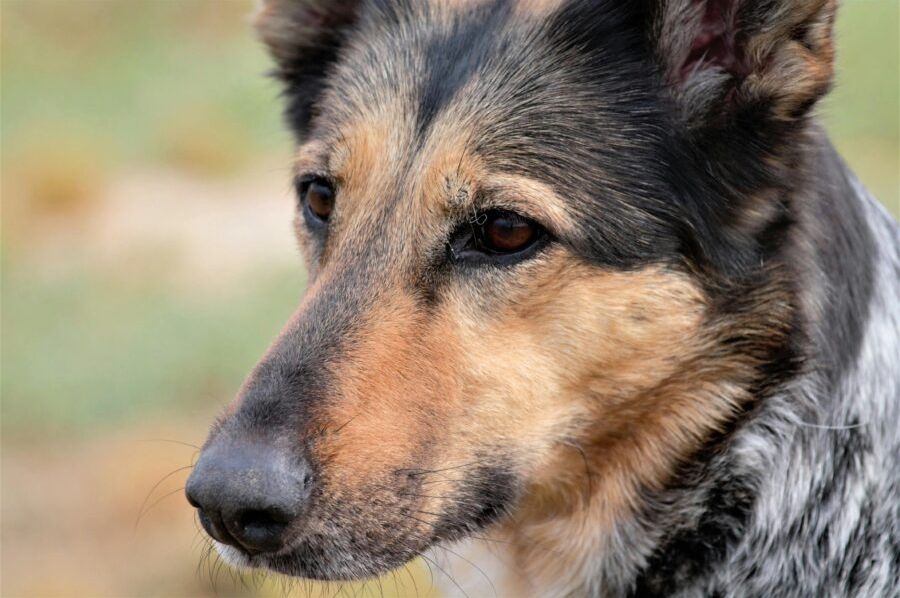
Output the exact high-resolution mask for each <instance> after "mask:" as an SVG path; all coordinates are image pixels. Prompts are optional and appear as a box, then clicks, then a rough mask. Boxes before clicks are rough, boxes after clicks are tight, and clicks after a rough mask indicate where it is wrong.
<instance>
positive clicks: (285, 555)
mask: <svg viewBox="0 0 900 598" xmlns="http://www.w3.org/2000/svg"><path fill="white" fill-rule="evenodd" d="M213 546H214V547H215V549H216V552H218V553H219V557H220V558H221V559H222V561H223V562H224V563H225V564H226V565H228V566H229V567H231V568H233V569H237V570H238V571H246V570H251V569H258V570H263V571H271V572H272V573H277V574H280V575H286V576H288V577H298V578H302V579H313V580H316V581H359V580H364V579H370V578H373V577H376V576H378V575H379V573H378V572H373V573H368V572H365V571H361V570H360V567H359V565H358V563H357V564H356V566H346V565H345V566H341V564H337V563H335V564H331V565H325V564H323V563H321V562H317V563H315V565H314V566H308V565H306V564H304V562H303V561H302V559H299V558H297V556H296V554H294V553H293V552H291V551H290V550H288V551H287V552H281V553H278V554H273V555H263V554H258V555H252V556H251V555H248V554H247V553H245V552H243V551H242V550H239V549H237V548H235V547H234V546H229V545H228V544H223V543H221V542H217V541H215V540H213ZM345 556H346V555H345ZM345 560H347V561H348V563H354V559H353V558H350V557H347V559H345Z"/></svg>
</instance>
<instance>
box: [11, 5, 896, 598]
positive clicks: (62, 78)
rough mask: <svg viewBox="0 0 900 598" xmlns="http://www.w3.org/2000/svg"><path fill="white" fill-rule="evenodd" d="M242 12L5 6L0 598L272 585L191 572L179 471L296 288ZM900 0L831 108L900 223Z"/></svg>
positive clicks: (390, 589) (208, 570)
mask: <svg viewBox="0 0 900 598" xmlns="http://www.w3.org/2000/svg"><path fill="white" fill-rule="evenodd" d="M252 9H253V6H252V3H251V2H250V1H249V0H247V1H238V0H140V1H139V0H0V24H2V32H0V35H2V65H0V74H2V81H0V86H2V87H0V89H2V98H0V117H2V121H0V131H2V147H0V152H2V245H0V248H2V258H0V259H2V262H0V266H2V372H0V374H2V497H0V498H2V547H0V548H2V553H0V559H2V570H0V584H2V585H0V594H2V595H3V596H46V595H60V596H75V595H80V596H100V595H103V596H166V595H214V594H218V595H235V594H247V595H282V594H283V593H284V592H285V589H284V588H283V587H282V586H281V585H280V584H279V583H273V582H271V581H268V582H262V581H260V580H259V579H253V578H248V579H245V580H243V582H242V581H241V580H235V579H233V578H232V577H231V576H230V575H229V574H228V573H227V572H225V570H224V568H221V567H220V566H219V565H218V564H217V563H216V561H215V559H213V558H204V543H203V542H202V540H201V538H200V537H199V536H198V535H197V533H196V530H197V528H196V525H195V522H194V520H193V514H192V512H191V509H189V508H188V506H187V504H186V503H185V501H184V499H183V495H182V492H181V488H182V486H183V485H184V480H185V478H186V476H187V473H188V470H187V469H178V468H185V467H186V466H188V465H189V464H190V463H191V459H192V458H193V456H194V454H195V448H194V447H193V446H191V445H199V444H200V443H201V442H202V440H203V438H204V436H205V434H206V430H207V426H208V424H209V422H210V420H211V418H212V417H213V416H214V415H215V414H216V413H217V410H218V409H219V408H220V407H221V406H222V405H224V404H225V403H226V402H227V401H228V400H229V399H230V397H231V396H232V394H233V393H234V392H235V390H236V389H237V387H238V386H239V384H240V382H241V380H242V378H243V376H244V375H245V373H246V372H247V371H249V369H250V368H251V367H252V365H253V364H254V362H255V361H256V359H257V358H258V357H259V356H260V355H261V353H262V352H263V350H264V349H265V347H266V346H267V344H268V342H269V341H270V340H271V339H272V338H273V336H274V335H275V333H276V332H277V331H278V329H279V328H280V326H281V325H282V323H283V322H284V321H285V320H286V318H287V316H288V315H289V314H290V312H291V310H292V308H293V307H294V305H295V304H296V302H297V300H298V298H299V296H300V294H301V292H302V289H303V284H304V273H303V271H302V269H301V266H300V260H299V258H298V255H297V251H296V249H295V246H294V242H293V239H292V236H291V229H290V219H291V216H292V210H293V200H292V198H291V194H290V187H289V176H288V172H289V169H288V164H289V160H288V156H289V152H290V146H291V141H290V138H289V136H288V135H287V134H286V133H285V132H284V131H283V130H282V127H281V123H280V117H279V115H280V105H279V103H278V87H277V85H276V83H275V82H274V81H272V80H271V79H269V78H267V77H266V76H264V74H265V72H266V71H267V70H268V68H269V63H268V61H267V57H266V56H265V55H264V53H263V51H262V49H261V47H260V46H259V44H258V43H257V42H256V40H255V38H254V35H253V33H252V31H251V29H250V27H249V24H248V23H249V18H248V17H249V15H250V13H251V12H252ZM898 9H900V2H898V0H845V1H844V3H843V9H842V11H841V14H840V18H839V21H838V52H839V53H838V76H837V88H836V90H835V92H834V93H833V94H832V95H831V96H830V98H829V99H828V100H827V101H826V102H825V103H824V105H823V106H822V108H821V110H820V112H821V115H822V118H823V120H824V122H825V124H826V126H827V127H828V129H829V130H830V132H831V133H832V134H833V138H834V140H835V142H836V144H837V145H838V147H839V149H840V150H841V151H842V153H843V154H844V156H845V157H846V159H847V160H848V161H849V162H850V164H851V165H852V166H853V167H854V168H855V170H856V172H857V173H858V174H859V176H860V178H861V179H862V180H863V181H864V182H865V183H866V184H867V185H868V187H869V188H870V189H871V190H872V191H873V192H874V193H875V194H876V195H877V196H878V197H879V198H881V200H882V201H883V202H884V204H885V205H886V206H887V207H888V209H889V210H891V211H892V212H893V213H894V214H895V215H897V214H898V213H900V180H898V171H900V124H898V117H900V101H898V93H900V74H898V73H900V65H898V57H900V47H898V26H900V10H898ZM182 443H184V444H182ZM169 474H171V475H169ZM167 475H168V477H165V476H167ZM139 516H140V521H139V522H138V517H139ZM435 573H436V574H439V573H438V572H435ZM414 580H416V581H418V584H417V585H416V586H414V585H413V583H414ZM397 581H399V583H398V584H397V585H394V580H391V579H390V578H389V579H387V580H384V583H383V584H377V585H374V584H373V585H370V586H369V587H368V588H367V589H362V590H361V589H360V588H349V589H345V592H346V593H347V594H350V593H351V592H356V591H359V593H360V594H362V593H368V594H371V595H373V596H379V595H381V594H380V593H379V592H383V594H384V595H391V594H396V593H398V592H399V593H400V594H413V588H414V587H415V590H416V591H417V592H418V593H419V594H420V595H422V596H426V595H428V594H429V593H430V590H429V586H430V580H429V576H428V574H427V573H423V572H422V570H421V568H415V567H414V568H413V569H411V570H410V571H409V573H408V574H406V573H405V577H403V576H401V578H400V579H398V580H397ZM308 589H309V588H308V587H298V588H295V589H294V590H293V591H295V592H296V593H297V594H298V595H303V594H304V593H305V591H306V590H308ZM318 590H319V589H318V588H316V591H318ZM327 591H328V592H329V595H330V593H331V592H332V591H333V590H332V589H331V588H329V589H328V590H327Z"/></svg>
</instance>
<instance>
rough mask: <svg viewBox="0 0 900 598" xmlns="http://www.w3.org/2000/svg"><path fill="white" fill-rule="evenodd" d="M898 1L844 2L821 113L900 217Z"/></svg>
mask: <svg viewBox="0 0 900 598" xmlns="http://www.w3.org/2000/svg"><path fill="white" fill-rule="evenodd" d="M898 30H900V2H897V0H845V1H844V2H842V3H841V8H840V10H839V12H838V20H837V30H836V33H837V67H836V83H835V87H834V90H833V91H832V93H831V94H830V95H829V96H828V97H827V98H826V100H825V102H824V105H823V106H822V107H821V108H820V113H821V114H822V116H823V117H824V121H825V125H826V127H827V128H828V131H829V133H830V134H831V138H832V141H834V143H835V145H836V146H837V148H838V150H839V151H840V152H841V154H842V155H843V156H844V159H845V160H846V161H847V162H848V164H850V166H851V167H852V168H853V170H854V171H855V172H856V174H857V176H859V178H860V180H862V181H863V183H865V184H866V186H867V187H868V188H869V190H870V191H871V192H872V193H873V194H874V195H875V197H877V198H878V199H880V200H881V202H882V203H883V204H884V205H885V206H886V207H887V208H888V209H889V210H890V211H891V212H892V213H893V214H894V216H895V217H900V35H898Z"/></svg>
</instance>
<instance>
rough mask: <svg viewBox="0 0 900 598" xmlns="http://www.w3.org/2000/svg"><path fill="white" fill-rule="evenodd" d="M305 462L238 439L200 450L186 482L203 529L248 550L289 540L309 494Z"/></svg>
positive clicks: (279, 545)
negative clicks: (198, 457)
mask: <svg viewBox="0 0 900 598" xmlns="http://www.w3.org/2000/svg"><path fill="white" fill-rule="evenodd" d="M310 478H311V476H310V468H309V465H308V464H307V463H306V462H305V461H299V460H297V459H292V458H288V457H287V456H285V455H282V454H280V453H278V452H277V451H276V450H274V449H272V448H269V447H264V446H258V445H243V444H239V443H228V444H221V445H218V446H215V445H214V446H211V447H208V448H207V449H205V450H204V452H203V453H202V455H201V457H200V459H199V461H198V462H197V465H196V466H195V467H194V470H193V472H192V473H191V476H190V478H188V482H187V485H186V486H185V494H186V495H187V500H188V502H189V503H190V504H191V505H192V506H194V507H195V508H196V509H197V512H198V516H199V518H200V523H201V525H202V526H203V528H204V529H205V530H206V532H207V533H208V534H209V535H210V536H212V537H213V538H215V539H216V540H218V541H219V542H222V543H224V544H229V545H231V546H235V547H237V548H239V549H241V550H243V551H245V552H247V553H248V554H259V553H271V552H277V551H278V550H280V549H282V548H283V547H284V546H285V545H286V544H287V543H288V542H289V540H290V537H289V536H290V531H291V529H292V528H293V526H294V524H295V523H296V522H297V521H298V519H299V518H300V517H301V516H302V514H303V511H304V506H305V504H306V502H307V499H308V497H309V486H310Z"/></svg>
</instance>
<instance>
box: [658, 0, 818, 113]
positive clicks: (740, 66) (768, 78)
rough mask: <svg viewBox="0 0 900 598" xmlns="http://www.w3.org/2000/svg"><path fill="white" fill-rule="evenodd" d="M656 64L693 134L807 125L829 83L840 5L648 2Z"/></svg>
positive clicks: (772, 0) (810, 0)
mask: <svg viewBox="0 0 900 598" xmlns="http://www.w3.org/2000/svg"><path fill="white" fill-rule="evenodd" d="M650 1H651V4H652V5H653V6H652V7H651V13H652V14H653V18H652V20H651V24H650V30H651V33H650V37H651V42H652V47H653V49H654V51H655V54H656V58H657V60H658V62H659V64H660V65H661V67H662V71H663V74H664V77H665V78H666V82H667V84H668V85H669V86H670V88H671V90H672V92H673V95H674V97H675V99H676V101H677V103H678V107H679V109H680V111H681V114H682V116H683V118H684V121H685V122H686V124H687V125H688V126H689V127H692V128H694V127H703V126H707V125H710V124H712V125H714V126H715V125H717V124H721V123H722V121H723V120H727V119H743V118H747V117H752V118H753V119H754V120H755V121H757V122H756V124H757V125H763V124H765V123H764V122H760V121H769V122H771V123H792V122H797V121H799V120H802V119H803V117H804V116H806V115H807V114H808V112H809V110H810V108H811V107H812V106H813V104H814V103H815V102H816V100H818V99H819V98H820V97H822V95H824V94H825V92H827V91H828V89H829V86H830V84H831V80H832V74H833V68H834V67H833V63H834V44H833V35H832V30H833V23H834V16H835V10H836V6H835V5H836V1H835V0H650Z"/></svg>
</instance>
